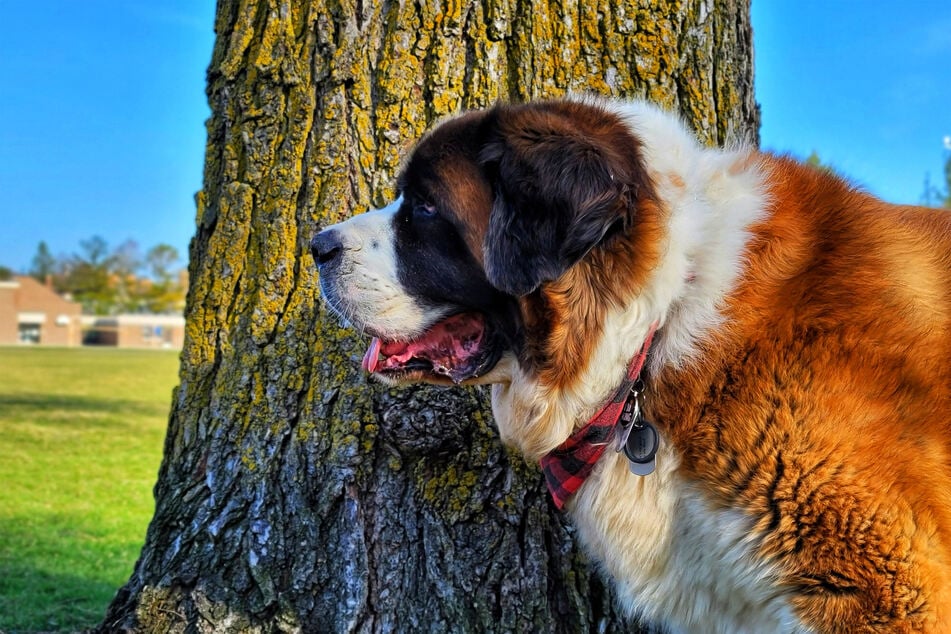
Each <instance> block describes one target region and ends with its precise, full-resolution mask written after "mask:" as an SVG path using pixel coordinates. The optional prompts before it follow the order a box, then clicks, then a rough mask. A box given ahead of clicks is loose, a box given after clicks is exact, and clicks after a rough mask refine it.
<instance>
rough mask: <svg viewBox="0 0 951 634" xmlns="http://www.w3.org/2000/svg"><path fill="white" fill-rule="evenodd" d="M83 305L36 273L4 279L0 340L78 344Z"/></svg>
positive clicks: (0, 299) (0, 289) (0, 294)
mask: <svg viewBox="0 0 951 634" xmlns="http://www.w3.org/2000/svg"><path fill="white" fill-rule="evenodd" d="M81 312H82V307H81V306H80V305H79V304H78V303H76V302H71V301H69V300H67V299H64V298H63V297H60V296H59V295H57V294H56V293H55V292H54V291H53V289H52V288H50V287H49V286H46V285H44V284H41V283H39V282H37V281H36V280H35V279H33V278H32V277H25V276H17V277H14V278H13V279H12V280H8V281H3V282H0V344H16V343H24V344H42V345H50V346H78V345H79V344H80V343H82V324H81V321H80V313H81Z"/></svg>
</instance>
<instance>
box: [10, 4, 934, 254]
mask: <svg viewBox="0 0 951 634" xmlns="http://www.w3.org/2000/svg"><path fill="white" fill-rule="evenodd" d="M3 4H4V11H3V14H4V24H5V26H6V28H5V29H4V33H3V36H2V37H0V86H2V88H0V265H5V266H8V267H11V268H14V269H18V270H25V269H27V268H28V267H29V266H30V261H31V259H32V257H33V255H34V254H35V253H36V247H37V244H38V243H39V242H40V240H45V241H46V242H47V244H49V246H50V248H51V250H52V251H53V253H54V254H58V255H59V254H70V253H74V252H78V251H79V249H80V247H79V243H80V241H81V240H84V239H86V238H89V237H90V236H93V235H100V236H102V237H104V238H105V239H106V240H107V241H108V242H109V244H110V245H111V246H112V247H116V246H118V245H120V244H121V243H123V242H125V241H126V240H134V241H136V242H137V243H138V244H139V246H140V248H141V249H142V250H143V251H144V250H146V249H148V248H149V247H152V246H154V245H156V244H158V243H167V244H171V245H172V246H174V247H175V248H177V249H178V250H179V252H180V253H181V254H182V257H183V259H184V258H185V257H186V256H187V247H188V240H189V239H190V237H191V235H192V232H193V228H194V215H195V210H194V201H193V196H194V194H195V192H196V191H198V189H200V187H201V178H202V162H203V158H204V143H205V129H204V120H205V119H206V118H207V117H208V115H209V111H208V107H207V104H206V100H205V95H204V80H205V69H206V67H207V65H208V62H209V60H210V57H211V46H212V43H213V37H214V34H213V32H212V23H213V17H214V2H213V1H212V0H205V1H202V0H164V1H162V2H157V1H155V0H153V1H145V0H85V1H80V0H53V1H52V2H49V3H36V2H4V3H3ZM753 25H754V30H755V34H754V43H755V47H756V73H757V76H756V91H757V100H758V101H759V102H760V104H761V105H762V115H763V127H762V131H761V136H762V146H763V148H764V149H771V150H777V151H782V152H790V153H792V154H795V155H798V156H800V157H805V156H808V154H809V153H810V152H811V151H813V150H815V151H816V152H818V153H819V155H820V157H821V158H822V159H823V161H824V162H826V163H829V164H831V165H833V166H834V167H835V168H837V169H838V170H839V171H841V172H843V173H845V174H847V175H848V176H849V177H850V178H851V179H852V180H853V181H855V182H856V183H858V184H861V185H862V186H864V187H865V188H867V189H869V190H870V191H872V192H874V193H876V194H878V195H880V196H882V197H884V198H886V199H888V200H892V201H895V202H912V203H913V202H918V200H919V199H920V197H921V193H922V191H923V189H924V186H923V183H924V179H925V175H926V173H930V175H931V178H932V182H935V183H937V182H939V179H940V176H941V170H942V164H943V157H944V156H945V152H946V150H944V149H943V145H942V141H943V138H944V137H945V136H947V135H951V2H948V0H911V1H909V2H906V3H903V4H902V3H895V2H883V1H878V0H865V1H859V0H854V1H846V0H819V1H817V0H808V1H796V2H794V1H791V0H754V1H753Z"/></svg>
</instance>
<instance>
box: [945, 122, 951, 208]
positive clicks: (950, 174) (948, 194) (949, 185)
mask: <svg viewBox="0 0 951 634" xmlns="http://www.w3.org/2000/svg"><path fill="white" fill-rule="evenodd" d="M944 143H945V147H948V146H951V139H948V138H946V139H945V140H944ZM948 149H949V150H951V147H948ZM944 206H945V207H947V208H948V209H951V152H949V153H948V155H947V156H946V157H945V158H944Z"/></svg>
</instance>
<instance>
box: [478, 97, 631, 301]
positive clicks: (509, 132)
mask: <svg viewBox="0 0 951 634" xmlns="http://www.w3.org/2000/svg"><path fill="white" fill-rule="evenodd" d="M599 116H606V117H608V119H607V123H605V122H603V121H594V122H586V121H585V120H584V119H585V118H588V119H591V118H594V117H599ZM608 124H610V125H608ZM484 125H485V126H486V128H487V129H486V130H485V131H486V134H487V138H488V139H489V140H488V142H487V143H486V144H485V145H484V146H483V148H482V152H481V155H480V162H481V164H482V167H483V169H484V170H485V173H486V175H487V177H488V179H489V181H490V182H491V183H492V185H493V188H494V202H493V207H492V212H491V216H490V218H489V226H488V230H487V232H486V236H485V242H484V244H483V252H484V256H485V269H486V275H487V276H488V279H489V281H490V282H491V283H492V284H493V285H494V286H495V287H496V288H499V289H500V290H502V291H505V292H506V293H509V294H510V295H515V296H522V295H527V294H528V293H530V292H532V291H533V290H535V289H536V288H538V287H539V286H540V285H541V284H543V283H544V282H548V281H551V280H554V279H557V278H558V277H560V276H561V275H562V274H563V273H564V272H565V271H567V270H568V268H570V267H571V266H572V265H574V264H575V263H576V262H578V261H579V260H580V259H581V258H583V257H584V256H585V255H586V254H587V253H588V252H589V251H590V250H591V249H592V248H594V247H595V246H596V245H597V244H599V243H600V242H601V241H602V240H603V239H604V238H605V236H606V235H607V234H608V233H610V232H612V230H613V229H615V228H620V225H622V224H623V223H625V221H626V216H625V213H624V208H625V207H626V206H627V205H625V204H624V203H625V202H626V199H627V196H628V194H629V193H630V191H629V190H630V188H629V184H628V183H629V179H628V178H627V172H628V171H629V168H628V167H625V166H624V160H625V158H624V153H625V151H624V148H623V146H622V147H620V148H619V147H617V145H618V143H619V142H620V141H623V140H631V139H630V135H629V134H628V133H627V132H626V130H625V131H624V133H623V134H621V135H620V137H621V138H617V137H618V136H619V135H618V134H617V131H616V130H615V131H614V132H613V133H611V132H607V133H606V128H616V127H619V126H620V124H619V123H618V122H617V121H616V119H613V118H610V116H609V115H607V114H606V113H604V112H603V111H602V110H601V109H592V108H590V107H587V106H584V105H583V104H572V103H570V102H568V103H557V102H553V103H541V104H538V103H536V104H527V105H524V106H496V107H495V108H494V109H493V110H492V111H491V112H490V113H489V115H488V117H487V119H486V121H485V124H484ZM620 127H623V126H620ZM483 138H486V137H483ZM634 143H635V145H636V142H634ZM636 149H637V148H636V147H635V146H632V147H631V148H630V154H629V155H628V157H627V160H636Z"/></svg>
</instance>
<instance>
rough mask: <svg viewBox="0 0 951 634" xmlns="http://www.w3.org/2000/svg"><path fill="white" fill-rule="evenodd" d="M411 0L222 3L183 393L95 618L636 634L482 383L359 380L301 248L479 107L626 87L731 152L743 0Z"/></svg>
mask: <svg viewBox="0 0 951 634" xmlns="http://www.w3.org/2000/svg"><path fill="white" fill-rule="evenodd" d="M433 4H434V3H430V2H422V1H421V0H405V1H404V2H387V1H383V0H362V1H361V0H356V2H353V3H351V2H349V1H347V0H343V1H342V2H324V0H284V1H283V2H278V1H277V0H270V1H266V0H218V15H217V20H216V24H215V30H216V32H217V42H216V45H215V49H214V55H213V58H212V61H211V65H210V67H209V70H208V97H209V101H210V104H211V108H212V116H211V119H210V120H209V122H208V146H207V157H206V167H205V176H204V189H203V190H202V191H201V192H199V194H198V195H197V203H198V211H197V233H196V235H195V238H194V240H193V242H192V245H191V253H190V256H191V263H190V274H191V280H192V286H191V290H190V292H189V296H188V304H187V308H186V316H187V324H188V325H187V340H186V343H185V348H184V351H183V353H182V367H181V385H180V387H178V388H177V389H176V391H175V393H174V402H173V405H172V412H171V418H170V421H169V428H168V436H167V439H166V443H165V456H164V460H163V463H162V467H161V471H160V473H159V477H158V483H157V484H156V486H155V500H156V509H155V516H154V518H153V520H152V523H151V525H150V526H149V529H148V534H147V537H146V542H145V546H144V548H143V550H142V555H141V557H140V559H139V561H138V563H137V564H136V567H135V571H134V572H133V574H132V577H131V578H130V579H129V581H128V583H127V584H126V585H125V586H124V587H123V588H122V589H121V590H120V591H119V593H118V595H117V596H116V598H115V600H114V602H113V604H112V605H111V607H110V608H109V612H108V614H107V615H106V617H105V620H104V622H103V623H102V625H101V626H100V628H99V629H100V631H106V632H112V631H143V632H212V631H216V632H217V631H221V632H248V631H252V632H272V631H301V632H351V631H358V632H409V631H412V632H447V631H452V632H549V631H551V632H556V631H557V632H581V631H591V632H594V631H619V630H626V631H636V629H637V628H636V627H635V626H633V625H631V624H625V623H624V622H623V620H622V618H621V617H620V616H619V614H618V612H617V610H616V609H615V606H614V603H613V599H612V597H611V592H610V590H609V589H608V584H607V583H606V581H604V580H602V579H601V578H599V576H598V575H597V574H596V573H595V572H593V571H592V569H591V567H589V564H588V562H587V560H586V559H585V557H584V555H583V554H582V553H581V552H580V551H579V549H578V548H577V547H576V546H575V544H574V541H573V533H572V529H571V527H570V525H569V524H568V522H567V520H566V518H565V517H564V516H562V515H561V514H560V513H558V512H557V511H555V509H554V507H553V505H552V504H551V503H550V501H549V500H548V497H547V494H546V491H545V489H544V485H543V483H542V479H541V475H540V472H539V471H538V469H537V467H536V466H535V465H528V464H525V463H524V462H523V461H522V460H521V458H519V457H517V456H515V455H513V454H510V453H508V452H507V451H506V450H505V449H503V448H502V447H501V446H500V444H499V442H498V438H497V435H496V434H495V432H494V431H493V426H492V424H491V415H490V413H489V406H488V397H487V393H486V392H483V391H481V390H474V389H435V388H418V389H404V390H390V389H387V388H384V387H381V386H379V385H374V384H368V383H367V381H366V379H365V377H364V376H363V375H362V373H361V370H360V363H359V361H360V356H361V350H362V348H363V346H364V345H365V344H362V343H361V342H360V338H359V337H358V336H357V335H356V334H355V333H353V332H350V331H348V330H345V329H343V328H342V327H341V326H340V324H339V323H338V320H337V319H336V318H334V317H333V316H332V315H329V314H328V313H327V311H326V310H325V308H324V307H323V305H322V303H321V300H320V298H319V292H318V287H317V270H316V267H315V266H314V263H313V261H312V259H311V257H310V255H309V254H308V249H307V246H308V242H309V240H310V239H311V237H312V236H313V235H315V233H316V232H317V230H318V228H319V227H321V226H323V225H326V224H330V223H332V222H336V221H339V220H341V219H343V218H345V217H347V216H349V215H350V214H352V213H356V212H359V211H363V210H365V209H366V208H367V207H368V206H379V205H382V204H383V203H385V202H386V201H387V200H388V198H389V197H390V196H392V193H393V180H394V175H395V173H396V171H397V169H398V166H399V163H400V160H401V158H402V157H403V156H404V155H405V154H406V152H407V149H408V148H409V147H410V145H411V143H412V142H413V140H415V139H416V138H418V137H419V136H420V134H421V133H422V132H423V131H424V130H425V129H426V128H427V127H428V126H430V125H431V124H432V123H433V122H434V121H435V120H437V119H438V118H440V117H443V116H445V115H449V114H451V113H454V112H457V111H459V110H460V109H464V108H474V107H481V106H485V105H487V104H491V103H493V102H494V101H496V100H498V99H510V100H525V99H528V98H532V97H538V96H554V95H561V94H564V93H566V92H570V91H573V92H583V91H596V92H600V93H605V94H615V95H628V96H641V97H647V98H649V99H651V100H653V101H655V102H659V103H661V104H664V105H666V106H669V107H673V108H679V109H680V110H681V111H682V112H683V113H684V116H685V118H686V119H687V121H688V122H689V123H690V124H691V125H692V126H693V127H694V128H695V129H696V130H697V131H698V133H699V134H700V136H701V137H703V138H705V139H707V140H708V141H709V142H710V143H718V144H722V143H725V142H730V141H736V140H739V139H746V140H751V141H754V142H755V140H756V130H757V128H758V113H757V109H756V106H755V103H754V101H753V91H752V50H751V31H750V25H749V7H748V3H747V2H746V0H698V1H695V2H678V1H670V2H667V1H664V0H656V1H653V0H630V1H627V2H624V1H621V0H598V2H587V1H585V2H557V1H553V2H547V1H545V0H532V1H526V0H481V1H477V2H473V1H470V0H459V1H457V2H446V3H444V5H445V6H440V7H435V6H433Z"/></svg>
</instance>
